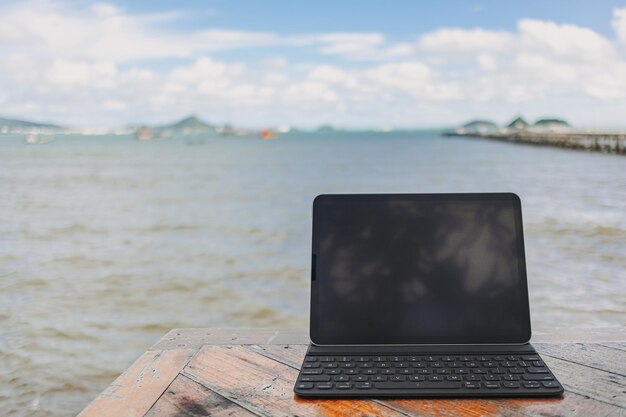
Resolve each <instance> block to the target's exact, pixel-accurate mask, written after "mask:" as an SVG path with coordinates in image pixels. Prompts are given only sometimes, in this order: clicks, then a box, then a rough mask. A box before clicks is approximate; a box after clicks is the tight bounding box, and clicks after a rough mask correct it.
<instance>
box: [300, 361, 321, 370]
mask: <svg viewBox="0 0 626 417" xmlns="http://www.w3.org/2000/svg"><path fill="white" fill-rule="evenodd" d="M302 367H303V368H304V369H313V368H319V367H320V364H319V363H315V362H313V363H309V362H307V363H305V364H304V365H303V366H302Z"/></svg>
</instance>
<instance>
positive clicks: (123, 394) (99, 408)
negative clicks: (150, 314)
mask: <svg viewBox="0 0 626 417" xmlns="http://www.w3.org/2000/svg"><path fill="white" fill-rule="evenodd" d="M195 352H196V351H195V350H190V349H179V350H163V351H148V352H146V353H144V354H143V355H142V356H140V357H139V359H137V360H136V361H135V363H134V364H132V365H131V366H130V367H129V368H128V369H127V370H126V371H125V372H124V373H123V374H122V375H120V376H119V377H118V378H117V379H116V380H115V381H114V382H113V383H112V384H111V385H109V387H108V388H106V389H105V390H104V391H103V392H102V393H101V394H100V395H98V397H97V398H96V399H95V400H94V401H93V402H92V403H91V404H89V405H88V406H87V407H86V408H85V409H84V410H83V411H82V412H81V413H80V414H79V415H78V417H110V416H116V417H141V416H143V415H144V414H145V413H146V412H147V411H148V410H149V409H150V407H151V406H152V405H153V404H154V403H155V402H156V401H157V399H158V398H159V397H160V396H161V394H163V392H164V391H165V389H166V388H167V386H168V385H169V384H170V383H171V382H172V380H173V379H174V378H175V377H176V375H178V373H179V372H180V371H181V370H182V369H183V367H184V366H185V365H186V364H187V362H189V359H190V358H191V357H192V356H193V354H194V353H195Z"/></svg>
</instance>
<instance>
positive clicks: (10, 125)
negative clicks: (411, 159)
mask: <svg viewBox="0 0 626 417" xmlns="http://www.w3.org/2000/svg"><path fill="white" fill-rule="evenodd" d="M63 129H64V127H62V126H59V125H55V124H51V123H37V122H31V121H27V120H19V119H5V118H2V117H0V133H23V132H27V131H28V132H30V131H33V130H46V131H59V130H63Z"/></svg>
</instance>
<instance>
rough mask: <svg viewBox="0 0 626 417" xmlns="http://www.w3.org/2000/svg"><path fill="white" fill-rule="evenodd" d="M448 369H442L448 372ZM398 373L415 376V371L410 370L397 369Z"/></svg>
mask: <svg viewBox="0 0 626 417" xmlns="http://www.w3.org/2000/svg"><path fill="white" fill-rule="evenodd" d="M446 370H447V369H442V371H446ZM396 373H397V374H400V375H413V369H410V368H402V369H396Z"/></svg>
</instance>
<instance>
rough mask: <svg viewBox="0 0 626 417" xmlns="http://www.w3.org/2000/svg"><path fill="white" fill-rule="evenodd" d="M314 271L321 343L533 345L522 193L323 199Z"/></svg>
mask: <svg viewBox="0 0 626 417" xmlns="http://www.w3.org/2000/svg"><path fill="white" fill-rule="evenodd" d="M311 270H312V271H311V272H312V273H311V328H310V336H311V340H312V342H313V343H315V344H320V345H345V344H350V345H353V344H356V345H361V344H508V343H512V344H521V343H526V342H527V341H528V340H529V339H530V334H531V330H530V313H529V308H528V288H527V282H526V265H525V257H524V239H523V234H522V213H521V204H520V199H519V197H518V196H517V195H515V194H511V193H486V194H354V195H320V196H318V197H317V198H316V199H315V201H314V203H313V250H312V268H311Z"/></svg>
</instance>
